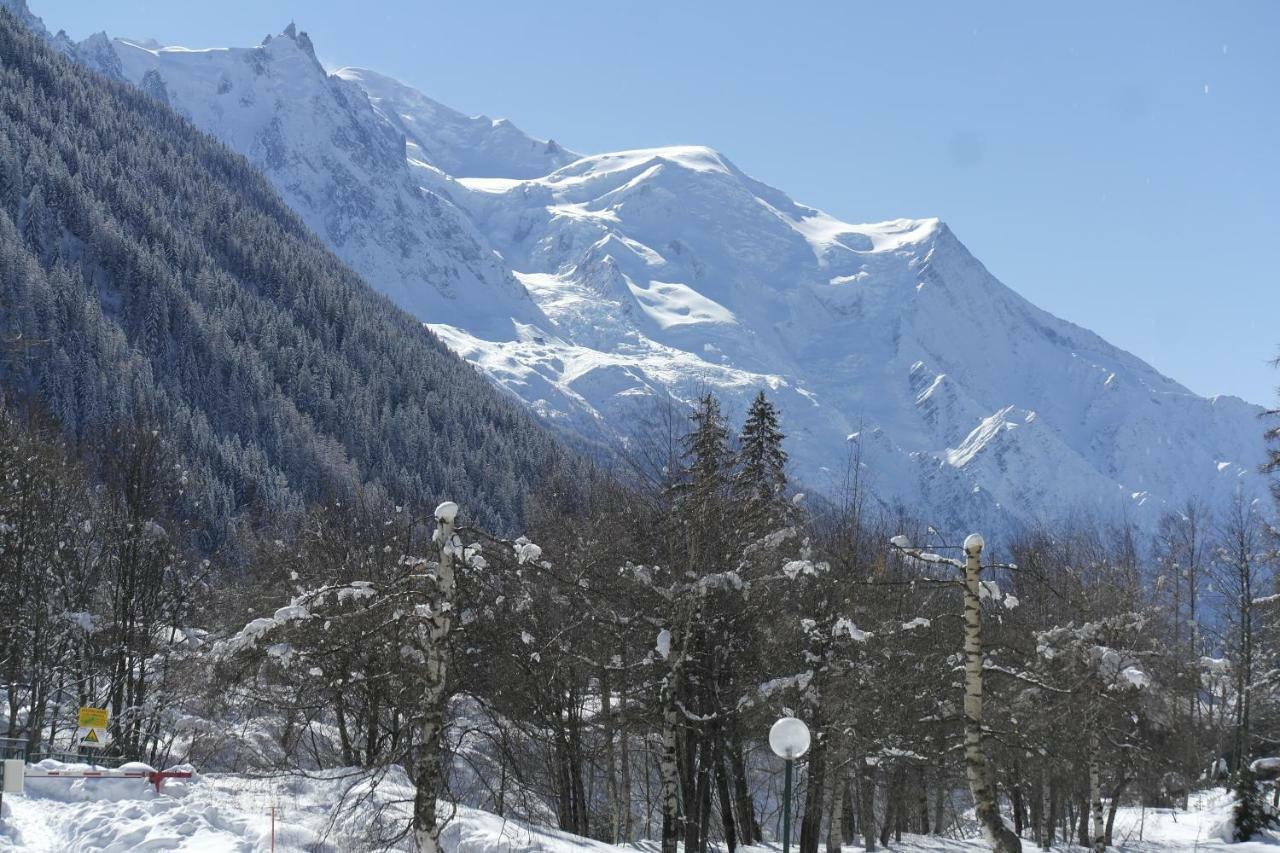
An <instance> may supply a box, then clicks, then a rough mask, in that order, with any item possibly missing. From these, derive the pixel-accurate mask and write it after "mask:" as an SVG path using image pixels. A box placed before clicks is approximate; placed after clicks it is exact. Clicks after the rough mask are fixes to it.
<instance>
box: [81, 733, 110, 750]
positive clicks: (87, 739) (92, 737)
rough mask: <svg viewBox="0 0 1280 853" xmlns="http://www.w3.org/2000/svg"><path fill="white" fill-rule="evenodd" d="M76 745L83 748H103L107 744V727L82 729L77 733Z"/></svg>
mask: <svg viewBox="0 0 1280 853" xmlns="http://www.w3.org/2000/svg"><path fill="white" fill-rule="evenodd" d="M76 745H77V746H79V747H80V748H81V749H102V748H103V747H105V746H106V745H107V731H106V729H81V730H80V731H78V732H77V733H76Z"/></svg>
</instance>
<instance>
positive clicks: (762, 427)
mask: <svg viewBox="0 0 1280 853" xmlns="http://www.w3.org/2000/svg"><path fill="white" fill-rule="evenodd" d="M783 437H784V436H783V434H782V430H780V429H779V428H778V410H777V409H776V408H775V407H774V405H773V404H772V403H770V402H769V400H768V399H767V398H766V397H765V395H764V391H761V392H760V393H759V394H757V395H756V398H755V399H754V400H753V401H752V402H751V408H750V409H748V410H747V419H746V421H745V422H744V423H743V425H742V433H741V435H740V436H739V438H738V445H739V447H738V456H737V462H738V470H737V473H736V474H735V476H734V492H735V495H734V496H735V498H736V499H737V502H738V505H739V508H740V511H741V513H742V519H743V522H744V528H745V529H744V533H745V534H746V535H747V536H748V537H749V538H755V537H758V536H763V535H765V534H766V533H769V532H770V531H769V530H768V528H769V527H772V526H778V525H780V524H785V523H786V522H787V521H789V520H790V518H791V515H792V513H791V512H790V506H789V505H788V504H787V502H786V499H785V496H786V488H787V472H786V467H787V453H786V451H785V450H783V449H782V439H783Z"/></svg>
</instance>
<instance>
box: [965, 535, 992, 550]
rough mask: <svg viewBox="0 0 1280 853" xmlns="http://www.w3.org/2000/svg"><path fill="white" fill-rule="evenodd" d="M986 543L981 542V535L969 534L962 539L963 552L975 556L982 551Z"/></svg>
mask: <svg viewBox="0 0 1280 853" xmlns="http://www.w3.org/2000/svg"><path fill="white" fill-rule="evenodd" d="M986 544H987V543H986V542H984V541H982V534H981V533H970V534H969V535H968V536H966V537H965V539H964V550H965V553H966V554H975V553H978V552H980V551H981V550H982V548H983V546H984V545H986Z"/></svg>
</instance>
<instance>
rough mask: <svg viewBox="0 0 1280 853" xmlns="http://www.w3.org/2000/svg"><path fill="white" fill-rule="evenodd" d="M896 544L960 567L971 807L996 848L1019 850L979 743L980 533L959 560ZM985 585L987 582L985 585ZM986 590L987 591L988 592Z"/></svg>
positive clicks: (901, 541)
mask: <svg viewBox="0 0 1280 853" xmlns="http://www.w3.org/2000/svg"><path fill="white" fill-rule="evenodd" d="M893 544H894V545H895V547H897V548H899V549H900V550H902V551H903V553H905V554H906V555H907V556H909V557H912V558H914V559H916V560H920V561H922V562H925V563H931V564H935V565H945V566H951V567H953V568H954V569H956V570H958V571H959V573H960V577H961V581H960V586H961V589H962V590H963V595H964V647H963V648H964V704H963V708H964V765H965V775H966V777H967V779H968V782H969V792H970V793H971V794H972V795H973V803H974V809H975V812H976V814H977V817H978V822H979V823H980V824H981V826H982V833H983V836H984V837H985V838H986V840H987V843H988V844H990V845H991V849H992V850H993V851H995V853H1022V841H1021V839H1019V838H1018V836H1017V835H1015V834H1014V833H1013V831H1012V830H1010V829H1009V828H1008V827H1006V826H1005V825H1004V820H1003V818H1001V816H1000V806H999V803H998V802H997V801H996V793H995V791H994V789H993V788H992V787H991V781H990V778H991V776H990V772H989V770H988V766H987V753H986V749H985V748H984V745H983V738H984V731H983V722H982V691H983V670H984V664H985V660H986V659H985V656H984V654H983V648H982V599H983V592H984V587H983V582H982V569H983V566H982V549H983V547H984V545H985V543H984V542H983V539H982V537H981V536H980V535H979V534H977V533H971V534H970V535H969V536H968V537H967V538H966V539H965V540H964V555H965V558H964V560H956V559H952V558H948V557H942V556H940V555H938V554H935V553H932V552H929V551H924V550H921V549H918V548H913V547H911V545H910V542H909V541H908V540H907V539H906V538H905V537H902V536H898V537H895V538H894V541H893ZM986 589H987V590H990V587H987V588H986ZM988 594H989V595H990V594H991V593H990V592H988Z"/></svg>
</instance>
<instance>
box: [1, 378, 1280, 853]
mask: <svg viewBox="0 0 1280 853" xmlns="http://www.w3.org/2000/svg"><path fill="white" fill-rule="evenodd" d="M22 411H23V410H22V409H20V408H16V407H15V406H13V405H10V406H9V408H8V410H7V411H6V414H5V418H4V420H3V422H2V426H3V429H4V436H3V439H4V442H3V443H4V454H3V456H0V462H2V463H3V465H4V466H5V467H4V471H3V483H4V491H3V492H0V519H3V527H2V528H0V534H2V538H0V584H2V585H3V589H4V595H3V598H2V599H0V600H3V602H4V603H5V606H6V608H8V609H9V614H8V615H9V618H8V619H6V620H4V622H5V625H6V631H7V633H6V635H5V637H4V642H3V644H0V648H3V649H4V650H5V657H4V660H3V664H4V668H5V669H4V672H5V680H6V690H7V700H8V701H7V706H6V707H7V718H8V720H7V725H8V731H9V733H10V735H16V736H21V737H27V738H29V739H30V741H31V742H32V744H33V745H34V744H36V743H37V742H40V741H45V740H48V739H50V738H53V739H57V738H59V737H65V736H67V735H68V734H69V732H70V730H71V728H72V727H73V717H74V710H75V707H76V706H77V705H79V704H85V703H89V704H92V703H94V702H99V701H100V702H105V703H108V704H110V706H111V707H112V710H113V715H112V727H113V729H112V736H113V746H112V749H113V750H114V751H115V752H117V753H118V754H120V755H121V756H127V757H141V758H147V759H150V760H152V761H165V760H171V759H174V758H177V757H181V758H184V759H193V760H196V761H198V762H199V763H201V764H202V765H203V766H206V767H223V768H228V769H247V768H253V769H258V770H267V769H280V768H294V769H297V768H335V767H357V768H364V769H365V770H368V771H370V772H375V771H382V770H386V769H387V768H390V767H402V768H405V769H406V770H407V771H408V772H409V773H410V775H411V776H412V778H414V780H415V781H416V783H417V784H418V790H419V795H418V802H417V809H418V815H417V818H418V819H417V822H416V830H415V831H419V832H421V833H422V835H421V838H420V839H419V844H420V846H421V847H422V849H433V848H431V844H433V843H434V835H433V834H432V833H433V832H434V831H435V830H436V829H437V828H438V825H439V822H440V819H441V816H440V815H437V814H436V812H435V809H436V803H437V799H438V798H449V797H453V798H456V799H458V800H461V801H464V802H468V803H471V804H474V805H478V806H482V807H485V808H488V809H491V810H493V811H496V812H498V813H500V814H510V815H513V816H518V817H522V818H524V819H528V820H533V821H536V822H542V823H549V824H552V825H555V826H557V827H559V828H561V829H564V830H567V831H570V832H573V833H577V834H580V835H584V836H591V837H595V838H600V839H605V840H612V841H634V840H638V839H641V838H659V839H661V841H662V846H663V848H664V849H665V850H675V849H677V845H678V844H679V845H683V846H684V849H685V850H706V849H708V847H709V846H710V845H711V844H713V843H723V844H725V845H727V846H728V847H730V848H736V847H737V846H740V845H743V844H750V843H755V842H759V841H761V840H762V839H766V838H770V837H776V836H777V833H778V832H779V827H778V821H779V809H780V791H779V790H778V774H777V760H776V759H775V758H774V757H773V756H772V755H771V754H770V753H769V751H768V749H767V746H766V745H765V733H766V732H767V731H768V728H769V725H770V724H771V723H772V722H773V720H774V719H776V718H777V717H778V716H781V715H795V716H799V717H800V718H802V719H803V720H805V722H806V723H807V724H808V726H809V727H810V729H811V731H812V732H813V736H814V737H813V747H812V749H811V751H810V753H809V755H807V756H806V758H805V760H804V761H803V762H802V763H801V765H800V770H801V775H800V785H799V790H798V793H797V807H798V814H799V819H798V822H797V827H798V833H797V836H798V837H797V840H798V842H799V845H800V849H801V850H802V851H807V853H814V851H817V850H818V849H819V848H821V847H826V848H827V849H828V850H836V849H838V847H839V845H840V844H842V843H846V842H850V841H853V840H858V841H860V842H861V843H862V844H864V845H866V846H867V847H868V848H869V849H875V848H877V847H882V846H891V845H892V844H893V842H894V841H895V839H898V838H900V837H901V835H902V834H903V833H907V832H912V833H936V834H941V835H960V834H964V833H971V832H973V831H974V830H975V826H974V825H971V824H970V823H969V822H968V819H967V818H966V817H965V815H966V812H967V810H968V809H970V808H972V807H973V806H974V805H975V803H978V804H981V803H983V802H984V801H985V802H986V804H987V805H988V806H989V809H988V811H989V813H990V815H992V816H994V820H992V821H990V822H989V826H988V829H989V830H991V834H990V835H989V837H990V838H991V840H992V844H993V847H995V848H996V849H1002V850H1008V849H1019V848H1020V847H1021V844H1022V843H1023V841H1020V840H1019V839H1022V840H1024V841H1028V842H1031V843H1038V844H1039V845H1040V846H1042V847H1045V848H1046V849H1047V847H1048V845H1050V844H1051V843H1053V842H1054V841H1055V840H1056V841H1059V842H1060V841H1064V840H1067V839H1073V840H1077V841H1079V842H1080V843H1082V844H1085V845H1086V846H1089V847H1093V848H1096V849H1102V848H1105V847H1106V846H1108V845H1110V844H1112V843H1114V842H1115V841H1117V840H1118V839H1117V838H1116V831H1117V828H1116V814H1117V809H1118V808H1119V806H1121V805H1123V804H1126V803H1133V804H1138V803H1141V804H1145V805H1149V806H1175V807H1176V806H1185V805H1186V804H1187V800H1188V798H1189V796H1190V795H1191V793H1192V792H1193V791H1195V790H1196V789H1198V788H1202V787H1207V786H1210V785H1216V784H1225V783H1226V782H1227V781H1228V780H1233V779H1234V780H1239V779H1240V778H1241V777H1243V776H1248V773H1249V768H1250V765H1251V762H1252V760H1253V759H1256V758H1258V757H1262V756H1269V755H1271V754H1272V753H1273V752H1274V751H1275V750H1276V748H1277V735H1278V734H1280V730H1278V729H1277V723H1278V722H1280V720H1278V718H1277V707H1278V706H1277V702H1276V699H1277V694H1276V683H1275V681H1276V675H1275V673H1276V671H1277V670H1276V653H1277V650H1278V649H1280V645H1278V642H1280V638H1278V637H1277V634H1276V625H1277V621H1276V611H1277V606H1276V602H1277V601H1280V599H1278V598H1277V597H1276V586H1275V574H1274V569H1275V566H1276V552H1275V543H1274V540H1273V538H1272V536H1273V531H1272V528H1271V527H1270V521H1269V515H1268V512H1267V510H1268V509H1269V508H1267V507H1262V506H1259V505H1256V504H1248V503H1246V502H1244V501H1243V500H1241V501H1238V502H1236V503H1235V504H1233V505H1231V506H1229V507H1228V508H1226V510H1223V511H1219V512H1218V513H1216V514H1211V513H1210V511H1209V510H1208V509H1206V508H1205V507H1203V506H1200V505H1197V504H1195V503H1194V502H1193V503H1191V504H1188V505H1187V506H1185V507H1182V508H1180V509H1178V510H1176V511H1171V512H1170V513H1169V514H1168V515H1167V516H1166V518H1165V521H1164V523H1163V524H1162V525H1161V527H1160V529H1159V531H1158V532H1157V534H1156V535H1155V536H1153V537H1149V538H1148V537H1143V536H1142V535H1141V534H1140V533H1139V532H1138V531H1136V530H1134V529H1132V528H1131V527H1128V526H1126V525H1124V524H1104V523H1100V522H1097V521H1093V520H1089V519H1085V518H1081V519H1077V520H1076V521H1074V522H1071V523H1064V524H1062V525H1060V526H1057V527H1054V528H1045V529H1040V530H1031V531H1026V532H1024V533H1023V534H1022V535H1020V536H1018V537H1017V538H1015V539H1014V540H1012V541H1010V542H1007V543H991V544H990V545H989V546H986V548H985V549H984V547H983V545H982V543H981V542H978V541H971V542H967V543H965V547H964V548H960V547H956V548H952V549H948V547H947V545H948V543H946V542H944V541H942V540H941V539H940V538H939V536H938V534H936V533H934V532H932V531H931V530H930V528H928V526H927V525H925V524H923V523H921V522H919V521H916V520H913V519H912V518H911V517H910V516H909V514H907V513H905V512H902V511H898V512H894V513H885V512H882V511H879V510H875V511H873V510H870V509H868V507H870V506H872V505H873V502H872V501H869V500H868V493H869V492H868V484H867V478H868V477H869V476H872V474H871V473H869V472H867V471H866V470H865V468H864V467H863V465H862V463H861V461H860V459H859V458H858V455H857V452H856V447H855V449H854V451H853V453H852V454H851V456H850V459H849V460H848V465H847V472H848V473H847V476H846V477H845V485H844V487H843V489H842V490H841V491H840V493H839V494H837V495H836V496H835V498H833V499H832V500H831V501H830V502H824V503H821V504H819V503H816V502H813V501H811V500H809V499H806V498H805V497H804V496H803V495H800V494H796V493H795V492H794V490H793V488H792V486H791V484H790V483H789V482H788V478H787V473H786V453H785V449H784V436H783V434H782V431H781V429H780V426H779V422H778V414H777V412H776V411H775V410H774V408H773V406H772V404H771V403H770V402H769V401H768V400H767V399H766V398H765V397H764V396H763V394H761V395H760V396H759V397H757V399H756V400H755V402H754V403H753V405H752V406H751V408H750V410H749V411H748V413H747V415H746V418H745V420H744V422H743V424H742V426H741V427H740V428H739V429H733V428H732V427H731V426H730V424H729V423H728V421H727V419H726V418H725V416H724V414H723V413H722V412H721V411H720V408H719V404H718V402H717V401H716V399H715V398H714V397H712V396H707V397H705V398H703V399H702V400H700V401H699V402H698V404H697V406H696V407H695V408H694V409H693V411H692V414H691V415H690V416H689V417H688V419H687V422H686V421H685V416H684V414H683V413H682V412H681V410H679V409H677V408H674V407H672V408H670V409H667V410H664V412H663V413H662V417H660V418H658V419H656V421H655V425H654V428H653V429H651V430H650V431H649V434H648V436H647V438H646V439H645V440H644V441H642V442H637V446H636V448H635V452H633V453H632V454H631V455H630V456H629V458H628V461H627V463H626V465H625V468H623V469H619V470H615V471H601V470H596V471H593V472H590V473H589V474H588V475H587V476H583V474H582V470H581V469H580V468H578V467H562V468H560V469H558V470H556V471H555V472H553V474H552V475H551V476H549V477H548V478H547V479H546V480H545V481H544V482H543V483H542V485H541V486H540V487H539V488H537V489H536V490H534V491H533V492H532V493H531V495H530V497H529V501H528V506H527V508H526V510H525V512H526V518H527V523H526V533H525V535H524V536H521V537H519V538H516V539H510V538H503V537H501V536H499V535H495V534H494V533H492V532H491V531H489V530H486V529H485V528H483V527H481V526H476V525H474V523H472V522H471V521H470V520H469V519H468V518H467V511H466V507H465V506H463V507H461V509H459V508H458V507H457V505H455V504H452V503H446V504H444V505H442V507H438V508H437V509H436V510H435V511H434V512H429V511H425V510H423V509H421V508H418V509H415V508H411V507H406V506H404V505H396V504H394V503H391V502H388V501H386V500H385V498H384V497H383V496H382V495H381V494H378V493H372V492H370V493H365V494H361V495H358V496H357V497H356V498H354V499H350V500H348V499H346V498H343V499H335V500H332V501H328V502H322V503H318V504H316V505H314V506H312V507H311V508H308V509H305V510H302V511H299V512H295V513H290V514H288V515H287V516H286V515H280V516H277V517H274V518H272V519H270V520H268V521H265V522H264V523H262V524H261V525H259V526H258V527H257V528H255V529H254V530H253V531H252V532H251V533H249V532H242V533H241V534H240V535H241V537H242V540H243V541H241V542H238V543H237V544H236V546H235V548H234V549H233V550H234V552H235V553H237V554H242V555H248V560H249V562H250V564H251V565H252V566H253V572H252V573H250V574H243V575H238V576H237V580H236V583H235V584H234V585H229V584H227V583H226V582H225V581H226V579H227V578H228V577H229V574H228V571H227V568H226V567H225V566H221V565H219V564H218V561H217V559H216V557H215V559H213V560H212V561H210V560H209V559H208V558H205V557H201V556H200V551H199V547H198V546H199V537H198V536H196V535H194V531H193V530H192V526H191V525H190V524H188V523H185V522H183V521H182V520H181V517H180V516H176V515H175V514H174V511H173V508H174V507H175V506H180V502H175V500H174V498H173V496H174V495H175V494H176V492H177V491H180V490H181V489H183V488H185V487H186V484H187V483H189V477H190V474H189V472H187V471H185V470H183V469H182V468H181V466H180V465H178V464H176V463H175V462H174V459H175V454H174V449H173V447H172V443H171V442H170V441H169V440H168V439H167V438H165V437H164V436H163V434H162V433H159V432H158V431H154V430H148V429H145V428H136V429H132V430H130V429H127V428H124V427H122V428H121V430H120V431H119V432H118V433H117V434H116V435H117V438H116V440H115V441H114V442H112V444H111V446H110V447H105V446H94V447H87V448H81V449H79V450H75V449H74V448H71V447H70V446H69V445H68V444H67V443H66V442H65V440H64V439H62V438H60V435H61V433H60V432H59V431H58V430H57V429H55V428H53V427H52V426H50V425H49V424H48V423H47V422H45V421H42V420H41V419H40V418H39V417H38V416H36V415H34V414H31V413H23V414H19V412H22ZM641 445H643V446H641ZM108 456H110V458H111V460H112V461H111V462H110V464H99V462H98V461H97V460H99V459H106V458H108ZM77 459H78V460H79V461H77ZM446 522H447V524H446ZM970 569H972V573H971V574H970V573H969V570H970ZM210 579H217V580H216V581H212V580H210ZM979 626H980V637H979V638H977V640H978V642H979V643H980V644H979V645H977V646H971V645H970V642H971V641H972V640H974V639H975V637H974V634H973V633H972V632H971V630H970V629H971V628H973V627H979ZM975 679H976V680H975ZM975 684H976V685H977V686H978V692H979V694H980V696H981V703H980V705H979V706H978V707H977V708H975V707H974V706H973V705H972V704H971V702H970V699H971V697H972V696H973V695H974V686H975ZM1249 784H1250V785H1252V782H1250V783H1249ZM978 818H979V820H980V822H981V821H982V820H983V813H982V810H981V809H980V810H979V814H978ZM1002 818H1007V820H1008V823H1009V824H1010V825H1011V826H1012V829H1013V831H1012V832H1011V833H1009V832H1007V831H1006V833H1005V835H1004V836H1002V835H1001V833H1000V830H1001V829H1002V828H1003V826H1004V823H1003V822H1002ZM400 828H401V829H403V830H404V831H406V832H407V831H410V829H411V828H413V827H400ZM383 840H387V839H383Z"/></svg>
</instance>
